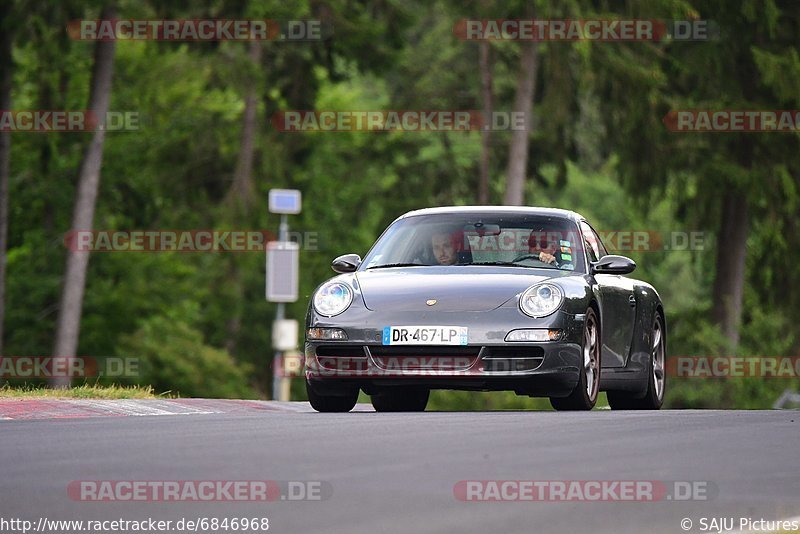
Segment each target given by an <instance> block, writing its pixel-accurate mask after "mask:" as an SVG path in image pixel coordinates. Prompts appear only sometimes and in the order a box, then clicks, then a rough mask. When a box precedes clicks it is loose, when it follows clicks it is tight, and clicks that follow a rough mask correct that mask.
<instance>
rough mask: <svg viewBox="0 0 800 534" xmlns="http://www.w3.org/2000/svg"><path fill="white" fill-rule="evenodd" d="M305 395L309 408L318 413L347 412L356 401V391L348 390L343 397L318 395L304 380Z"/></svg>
mask: <svg viewBox="0 0 800 534" xmlns="http://www.w3.org/2000/svg"><path fill="white" fill-rule="evenodd" d="M306 393H308V402H309V403H310V404H311V407H312V408H314V409H315V410H316V411H318V412H326V413H330V412H349V411H350V410H352V409H353V408H354V407H355V405H356V402H357V401H358V389H356V390H348V391H346V392H344V393H345V394H344V395H320V394H319V393H317V392H316V391H314V388H313V387H312V386H311V384H309V383H308V380H306Z"/></svg>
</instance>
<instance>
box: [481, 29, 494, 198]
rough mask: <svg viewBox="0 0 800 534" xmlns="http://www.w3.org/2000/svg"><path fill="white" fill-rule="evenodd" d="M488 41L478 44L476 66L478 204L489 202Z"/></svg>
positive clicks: (490, 62) (490, 133) (489, 74)
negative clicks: (478, 94)
mask: <svg viewBox="0 0 800 534" xmlns="http://www.w3.org/2000/svg"><path fill="white" fill-rule="evenodd" d="M491 52H492V50H491V46H490V44H489V41H481V42H480V44H479V45H478V68H479V69H480V72H481V100H482V101H483V120H484V125H483V127H484V129H483V130H481V163H480V181H479V182H478V204H481V205H486V204H488V203H489V151H490V150H491V146H492V143H491V141H492V130H491V129H490V128H489V127H488V126H491V120H492V110H493V106H492V58H491Z"/></svg>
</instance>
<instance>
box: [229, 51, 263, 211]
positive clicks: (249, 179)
mask: <svg viewBox="0 0 800 534" xmlns="http://www.w3.org/2000/svg"><path fill="white" fill-rule="evenodd" d="M261 51H262V47H261V43H260V42H259V41H251V42H250V47H249V50H248V56H249V57H250V61H252V62H253V68H255V69H258V68H260V67H261ZM258 93H259V86H258V84H256V83H252V84H251V85H250V87H249V88H248V90H247V95H246V96H245V100H244V117H243V119H242V137H241V143H240V148H239V156H238V158H237V161H236V170H235V171H234V174H233V184H232V186H231V189H230V191H229V195H228V196H229V199H230V200H233V201H235V202H239V203H240V204H241V205H242V206H243V207H244V208H245V209H248V208H249V207H250V205H251V204H252V201H253V190H254V186H253V158H254V155H255V141H256V133H257V126H258V124H257V122H256V111H257V107H258Z"/></svg>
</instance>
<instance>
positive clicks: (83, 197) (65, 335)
mask: <svg viewBox="0 0 800 534" xmlns="http://www.w3.org/2000/svg"><path fill="white" fill-rule="evenodd" d="M113 17H114V15H113V14H112V13H111V11H110V10H108V9H106V10H104V12H103V14H102V16H101V18H103V19H112V18H113ZM113 70H114V41H97V42H96V43H95V51H94V67H93V69H92V81H91V84H92V86H91V92H90V95H89V111H90V112H92V113H93V114H94V115H95V117H97V119H98V124H102V123H103V122H105V117H106V114H107V112H108V104H109V100H110V98H111V78H112V74H113ZM104 141H105V129H103V128H100V127H99V126H98V129H97V130H96V131H95V132H94V134H93V136H92V141H91V144H90V145H89V148H88V149H87V150H86V154H85V155H84V158H83V162H82V163H81V168H80V175H79V178H78V191H77V194H76V197H75V207H74V211H73V213H72V228H71V229H72V230H73V231H77V230H91V228H92V226H93V224H94V210H95V205H96V203H97V192H98V189H99V187H100V167H101V166H102V163H103V143H104ZM88 265H89V252H87V251H82V252H75V251H72V250H68V251H67V264H66V269H65V272H64V287H63V290H62V293H61V305H60V307H59V313H58V324H57V327H56V339H55V345H54V348H53V355H54V356H62V357H67V358H72V357H75V353H76V351H77V348H78V334H79V331H80V322H81V308H82V307H83V294H84V290H85V287H86V270H87V267H88ZM70 383H71V381H70V379H69V378H56V379H53V380H52V381H51V385H52V386H53V387H69V385H70Z"/></svg>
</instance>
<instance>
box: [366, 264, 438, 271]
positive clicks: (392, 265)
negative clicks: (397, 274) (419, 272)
mask: <svg viewBox="0 0 800 534" xmlns="http://www.w3.org/2000/svg"><path fill="white" fill-rule="evenodd" d="M389 267H430V265H425V264H424V263H384V264H383V265H373V266H372V267H367V269H366V270H367V271H369V270H370V269H387V268H389Z"/></svg>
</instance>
